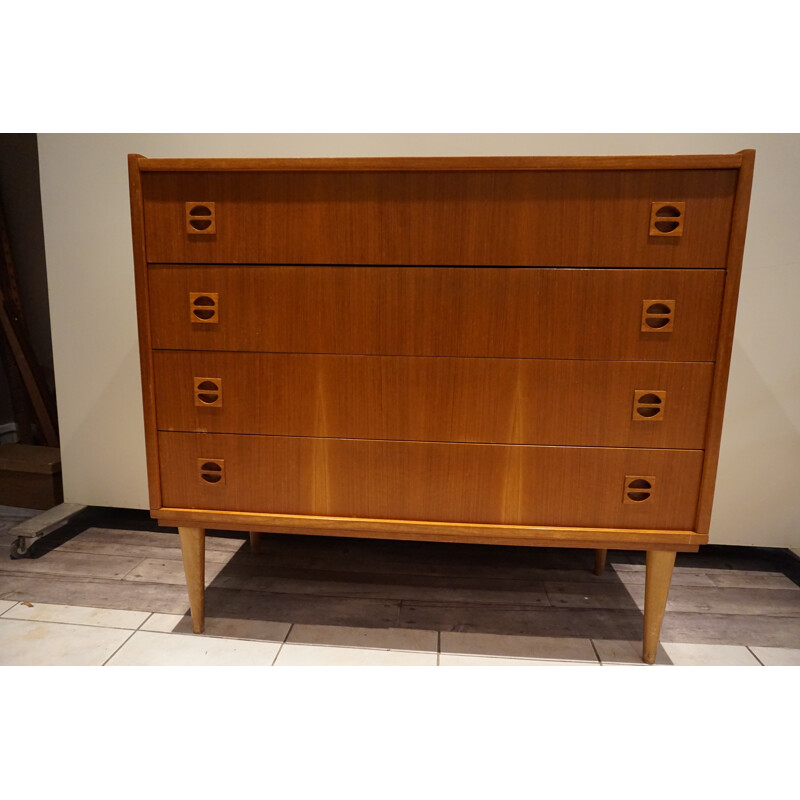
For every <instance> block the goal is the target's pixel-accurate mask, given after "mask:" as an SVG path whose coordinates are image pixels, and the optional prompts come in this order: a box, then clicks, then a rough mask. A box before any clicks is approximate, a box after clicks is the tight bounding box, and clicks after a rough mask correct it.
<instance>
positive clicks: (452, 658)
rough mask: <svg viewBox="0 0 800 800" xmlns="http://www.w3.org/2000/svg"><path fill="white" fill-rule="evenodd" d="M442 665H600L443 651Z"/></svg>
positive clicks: (597, 665) (586, 662)
mask: <svg viewBox="0 0 800 800" xmlns="http://www.w3.org/2000/svg"><path fill="white" fill-rule="evenodd" d="M439 666H442V667H599V666H600V662H599V661H598V660H597V659H595V660H594V661H557V660H555V659H547V658H501V657H492V656H462V655H454V654H452V653H442V654H441V655H440V656H439Z"/></svg>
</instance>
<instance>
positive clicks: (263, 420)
mask: <svg viewBox="0 0 800 800" xmlns="http://www.w3.org/2000/svg"><path fill="white" fill-rule="evenodd" d="M153 360H154V373H155V391H156V407H157V409H158V412H157V413H158V427H159V429H161V430H166V431H198V432H209V433H250V434H268V435H278V436H322V437H333V438H346V439H350V438H360V439H401V440H417V441H434V442H437V441H443V442H490V443H491V442H495V443H508V444H540V445H548V444H549V445H578V446H580V445H584V446H598V447H601V446H608V447H645V448H649V447H671V448H685V449H698V450H700V449H702V448H703V440H704V435H705V426H706V416H707V411H708V399H709V394H710V391H711V379H712V374H713V365H712V364H701V363H693V364H692V363H686V364H682V363H674V362H667V363H659V362H635V361H620V362H607V361H569V360H558V361H553V360H544V359H542V360H539V359H524V360H522V359H486V358H426V357H422V358H419V357H415V358H411V357H404V356H349V355H300V354H282V353H215V352H211V351H196V352H188V351H185V352H184V351H166V350H163V351H156V352H155V353H154V354H153Z"/></svg>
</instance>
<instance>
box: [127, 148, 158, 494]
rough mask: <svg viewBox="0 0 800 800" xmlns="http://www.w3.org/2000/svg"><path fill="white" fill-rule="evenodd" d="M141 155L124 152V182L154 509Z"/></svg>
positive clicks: (153, 409)
mask: <svg viewBox="0 0 800 800" xmlns="http://www.w3.org/2000/svg"><path fill="white" fill-rule="evenodd" d="M142 159H143V157H142V156H140V155H138V154H135V153H132V154H129V155H128V183H129V188H130V198H131V232H132V236H133V269H134V280H135V285H136V317H137V321H138V328H139V361H140V364H141V373H142V405H143V408H144V442H145V452H146V456H147V488H148V492H149V497H150V508H151V509H156V508H160V507H161V470H160V466H159V461H158V438H157V437H158V433H157V431H158V425H157V421H156V402H155V384H154V375H155V371H154V368H153V349H152V344H151V340H150V302H149V291H148V285H147V281H148V271H147V253H146V251H145V236H144V199H143V197H142V177H141V171H140V169H139V163H140V162H141V161H142Z"/></svg>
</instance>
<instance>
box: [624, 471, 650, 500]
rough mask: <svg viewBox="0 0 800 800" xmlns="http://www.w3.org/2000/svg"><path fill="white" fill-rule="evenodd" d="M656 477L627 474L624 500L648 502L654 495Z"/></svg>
mask: <svg viewBox="0 0 800 800" xmlns="http://www.w3.org/2000/svg"><path fill="white" fill-rule="evenodd" d="M655 485H656V479H655V478H654V477H653V476H652V475H626V476H625V486H624V488H623V490H622V502H623V503H627V504H639V503H646V502H647V501H648V500H650V498H651V497H652V496H653V489H654V487H655Z"/></svg>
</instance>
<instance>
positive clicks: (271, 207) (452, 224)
mask: <svg viewBox="0 0 800 800" xmlns="http://www.w3.org/2000/svg"><path fill="white" fill-rule="evenodd" d="M736 175H737V170H733V169H731V170H661V171H658V170H653V171H647V170H632V171H624V170H622V171H589V172H581V171H565V172H405V173H404V172H391V173H386V172H384V173H381V172H371V173H370V172H361V173H342V172H339V173H336V172H324V173H323V172H316V173H314V172H305V173H298V172H284V173H281V172H271V173H214V172H194V173H177V174H176V173H167V172H162V173H144V174H143V175H142V189H143V193H144V218H145V231H146V241H147V259H148V261H150V262H169V263H231V264H242V263H265V264H398V265H406V264H435V265H497V266H541V265H550V266H554V267H555V266H564V267H608V266H618V267H658V268H670V267H700V268H722V267H724V266H725V260H726V256H727V248H728V235H729V228H730V219H731V212H732V207H733V197H734V193H735V184H736ZM654 203H656V204H657V206H656V208H660V207H661V206H662V204H663V205H669V204H670V203H674V204H676V205H675V206H672V208H674V209H676V211H677V212H678V213H680V217H679V221H680V227H679V228H676V229H675V231H671V232H670V231H668V230H667V231H665V232H666V233H668V234H670V235H662V232H658V231H657V232H656V233H655V234H654V233H653V232H652V230H651V222H653V220H652V219H651V216H652V213H653V210H654V207H653V204H654ZM194 226H197V227H194ZM664 227H666V228H667V229H668V228H669V227H671V223H669V221H667V222H666V223H664Z"/></svg>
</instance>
